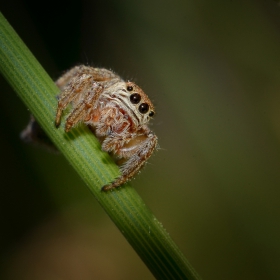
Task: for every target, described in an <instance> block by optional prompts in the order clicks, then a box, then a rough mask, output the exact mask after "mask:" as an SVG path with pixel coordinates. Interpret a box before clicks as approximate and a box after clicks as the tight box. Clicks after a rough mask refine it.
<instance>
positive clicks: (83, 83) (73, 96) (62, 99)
mask: <svg viewBox="0 0 280 280" xmlns="http://www.w3.org/2000/svg"><path fill="white" fill-rule="evenodd" d="M93 83H94V81H93V77H92V76H91V75H88V74H83V73H82V74H78V75H77V77H75V78H73V79H72V81H71V82H70V83H69V84H68V85H67V86H66V87H65V88H64V90H63V91H62V93H61V95H60V96H59V101H58V106H57V111H56V119H55V125H56V126H57V127H58V126H59V125H60V120H61V115H62V112H63V110H64V109H65V108H66V107H67V106H68V104H69V103H70V102H72V101H73V102H75V103H79V99H81V98H82V97H83V95H84V93H85V90H89V87H90V86H92V85H93Z"/></svg>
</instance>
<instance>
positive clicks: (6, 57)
mask: <svg viewBox="0 0 280 280" xmlns="http://www.w3.org/2000/svg"><path fill="white" fill-rule="evenodd" d="M0 71H1V72H2V74H3V75H4V76H5V78H6V79H7V81H8V82H9V83H10V84H11V86H12V87H13V89H14V90H15V92H17V94H18V95H19V97H20V98H21V99H22V101H23V102H24V103H25V105H26V106H27V108H28V109H29V110H30V112H31V113H32V114H33V115H34V116H35V118H36V119H37V120H38V122H39V123H40V125H41V126H42V128H43V129H44V130H45V131H46V133H47V134H48V136H49V137H50V139H51V140H52V141H53V142H54V143H55V144H56V146H57V147H58V149H60V151H61V152H62V153H63V154H64V156H65V157H66V158H67V159H68V161H69V162H70V163H71V165H72V166H73V168H74V169H75V170H76V171H77V172H78V174H79V175H80V176H81V178H82V179H83V180H84V181H85V183H86V184H87V186H88V188H89V189H90V190H91V192H92V193H93V195H94V196H95V197H96V199H97V200H98V201H99V203H100V204H101V205H102V207H103V208H104V210H105V211H106V212H107V214H108V215H109V216H110V218H111V219H112V221H113V222H114V223H115V224H116V225H117V227H118V228H119V230H120V231H121V232H122V234H123V235H124V236H125V238H126V239H127V240H128V242H129V243H130V244H131V246H132V247H133V248H134V250H135V251H136V252H137V253H138V255H139V256H140V257H141V258H142V260H143V261H144V263H145V264H146V265H147V266H148V268H149V269H150V271H151V272H152V273H153V275H154V276H155V277H156V278H157V279H190V280H191V279H200V278H199V276H198V275H197V273H196V272H195V271H194V269H193V268H192V267H191V265H190V264H189V263H188V261H187V260H186V258H185V257H184V255H183V254H182V253H181V251H180V250H179V249H178V247H177V246H176V244H175V243H174V242H173V240H172V239H171V238H170V237H169V235H168V234H167V232H166V231H165V229H164V228H163V227H162V225H161V224H160V223H159V222H158V221H157V219H156V218H155V217H154V215H153V214H152V213H151V211H150V210H149V209H148V208H147V207H146V206H145V204H144V202H143V201H142V199H141V198H140V197H139V195H138V194H137V193H136V191H135V190H134V189H133V188H131V187H130V186H129V185H128V184H126V186H125V187H122V188H120V189H117V190H114V191H110V192H107V193H106V192H101V189H100V188H101V186H103V185H105V184H106V183H108V182H110V181H112V180H113V179H114V178H115V177H116V176H117V175H118V168H117V166H116V165H115V164H114V163H113V161H112V159H111V158H110V157H109V156H108V154H107V153H104V152H102V151H101V150H100V144H99V142H98V141H97V140H96V139H95V137H94V136H93V135H92V133H91V132H90V131H89V130H88V129H87V127H85V126H80V127H79V128H77V129H73V130H72V131H71V132H69V133H67V134H66V133H65V132H64V130H63V124H62V125H61V127H60V128H59V129H56V128H55V126H54V116H55V110H56V106H57V101H56V98H55V96H56V95H57V94H58V92H59V91H58V88H57V87H56V86H55V84H54V83H53V81H52V80H51V79H50V77H49V76H48V75H47V73H46V72H45V71H44V69H43V68H42V67H41V65H40V64H39V63H38V62H37V61H36V59H35V58H34V56H33V55H32V54H31V52H30V51H29V50H28V49H27V47H26V46H25V44H24V43H23V42H22V41H21V39H20V38H19V37H18V35H17V34H16V32H15V31H14V30H13V29H12V27H11V26H10V25H9V23H8V22H7V21H6V19H5V18H4V17H3V15H2V14H1V13H0ZM159 192H160V190H159ZM175 218H176V217H175Z"/></svg>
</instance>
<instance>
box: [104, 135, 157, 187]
mask: <svg viewBox="0 0 280 280" xmlns="http://www.w3.org/2000/svg"><path fill="white" fill-rule="evenodd" d="M156 147H157V136H156V135H155V134H154V133H153V132H152V131H150V130H147V132H146V134H144V135H139V136H136V137H134V138H133V139H131V141H129V142H128V143H127V144H124V145H123V147H122V148H120V149H119V150H118V151H117V152H116V155H119V156H120V157H122V158H127V161H126V162H125V163H124V164H123V165H122V166H121V167H120V170H121V173H122V174H121V176H120V177H118V178H117V179H116V180H115V181H113V182H112V183H110V184H108V185H105V186H103V187H102V191H108V190H110V189H113V188H116V187H119V186H120V185H122V184H124V183H126V182H127V181H128V180H129V179H131V178H132V177H133V176H134V175H136V174H137V173H138V172H139V170H140V169H141V168H142V167H143V166H144V164H145V163H146V162H147V160H148V159H149V158H150V156H151V155H152V153H153V151H154V149H155V148H156Z"/></svg>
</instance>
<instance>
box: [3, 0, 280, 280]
mask: <svg viewBox="0 0 280 280" xmlns="http://www.w3.org/2000/svg"><path fill="white" fill-rule="evenodd" d="M5 2H6V3H5V4H4V3H1V5H0V6H1V11H2V13H3V14H4V16H6V18H7V19H8V21H9V22H10V23H11V25H12V26H13V27H14V29H15V30H16V31H17V32H18V34H19V35H20V36H21V38H22V39H23V40H24V42H25V43H26V44H27V46H28V47H29V48H30V50H31V51H32V52H33V54H34V55H35V56H36V57H37V59H38V60H39V61H40V63H41V64H42V65H43V67H44V68H45V69H46V71H47V72H48V73H49V74H50V76H51V77H52V78H53V79H56V78H57V77H59V75H60V74H61V73H62V72H63V71H64V70H67V69H69V68H71V67H72V66H74V65H77V64H90V65H92V66H95V67H106V68H110V69H113V70H115V71H116V72H117V73H119V74H120V75H122V76H123V77H124V78H125V79H130V80H133V81H135V82H137V83H138V84H139V85H140V86H141V87H142V88H143V89H144V90H145V92H146V93H147V94H148V95H149V97H150V98H151V99H152V100H153V101H154V104H155V106H156V108H157V115H156V117H155V118H154V120H153V122H152V125H151V126H152V129H153V130H154V131H155V132H156V134H157V135H158V137H159V143H160V146H161V149H160V150H159V151H158V152H157V153H155V155H154V156H153V157H152V159H151V160H150V164H148V166H147V167H146V168H145V170H143V171H142V172H141V174H140V175H138V176H137V178H136V179H135V180H133V181H132V185H133V187H135V188H136V189H137V191H138V192H139V193H140V195H141V196H142V197H143V199H144V201H145V202H146V204H147V205H148V206H149V207H150V208H151V209H152V211H153V212H154V214H155V215H156V217H157V218H158V219H159V220H160V221H161V222H162V224H163V226H164V227H165V228H166V229H167V231H168V232H169V233H170V235H171V237H172V238H173V239H174V240H175V242H176V243H177V244H178V246H179V247H180V248H181V250H182V251H183V253H184V254H185V256H186V257H187V258H188V260H189V261H190V262H191V264H192V265H193V266H194V267H195V269H196V270H197V271H198V273H199V274H200V275H201V276H202V278H203V279H205V280H206V279H209V280H212V279H213V280H214V279H215V280H224V279H229V280H233V279H242V280H243V279H244V280H245V279H246V280H248V279H249V280H250V279H254V280H259V279H262V280H263V279H279V275H280V265H279V263H280V238H279V237H280V224H279V222H280V218H279V217H280V205H279V204H280V203H279V200H280V199H279V198H280V169H279V168H280V94H279V91H280V79H279V74H280V51H279V50H280V6H279V4H278V3H277V1H273V0H271V1H268V0H267V1H261V0H258V1H256V0H251V1H250V0H248V1H222V0H214V1H206V0H203V1H194V0H192V1H188V0H181V1H180V0H172V1H168V0H164V1H162V0H161V1H160V0H152V1H150V0H149V1H148V0H143V1H131V0H130V1H128V0H126V1H116V0H111V1H110V0H107V1H90V0H83V1H71V0H68V1H64V0H63V1H37V2H34V1H32V0H23V1H19V0H18V1H17V0H10V1H5ZM0 90H1V97H2V98H1V103H0V106H1V110H0V117H1V137H0V152H1V161H0V162H1V169H0V170H1V186H0V213H1V214H0V250H1V251H0V268H1V272H0V275H1V276H0V278H1V277H2V278H3V279H11V280H13V279H29V280H35V279H67V280H68V279H71V280H72V279H73V280H75V279H79V280H80V279H81V280H88V279H136V280H137V279H153V276H152V275H151V274H150V272H149V271H148V269H147V268H146V267H145V266H144V264H143V263H142V261H141V260H140V258H139V257H138V256H137V255H136V253H135V252H134V251H133V250H132V249H131V247H130V246H129V245H128V243H127V242H126V240H125V239H124V237H123V236H122V235H121V234H120V233H119V232H118V230H117V229H116V227H115V226H114V224H113V223H112V222H111V221H110V219H109V218H108V217H107V216H106V214H105V213H104V211H103V210H102V208H101V207H100V206H99V204H98V202H97V201H96V200H95V199H94V198H93V196H92V195H91V194H90V192H89V191H88V190H87V188H86V186H85V184H84V183H83V181H82V180H81V179H80V178H79V177H78V176H77V174H76V173H75V172H74V171H73V169H72V167H71V166H70V165H69V164H68V162H67V161H66V160H65V159H64V158H63V156H61V155H58V154H54V153H49V152H47V151H45V150H43V149H40V148H38V147H33V146H29V145H27V144H24V143H22V142H21V140H20V138H19V134H20V132H21V130H22V129H23V128H24V127H25V125H26V123H27V122H28V119H29V112H28V109H27V108H25V107H24V105H23V103H22V102H21V100H20V99H19V98H18V97H17V96H16V94H15V93H14V92H13V91H12V90H11V88H10V87H9V85H8V84H7V83H6V82H5V80H4V79H3V78H2V77H1V79H0Z"/></svg>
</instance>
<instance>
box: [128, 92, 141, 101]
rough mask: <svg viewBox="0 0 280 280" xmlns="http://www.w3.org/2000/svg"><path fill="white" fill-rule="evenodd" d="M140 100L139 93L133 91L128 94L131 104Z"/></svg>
mask: <svg viewBox="0 0 280 280" xmlns="http://www.w3.org/2000/svg"><path fill="white" fill-rule="evenodd" d="M140 100H141V96H140V94H139V93H133V94H131V95H130V101H131V103H132V104H138V103H139V102H140Z"/></svg>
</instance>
